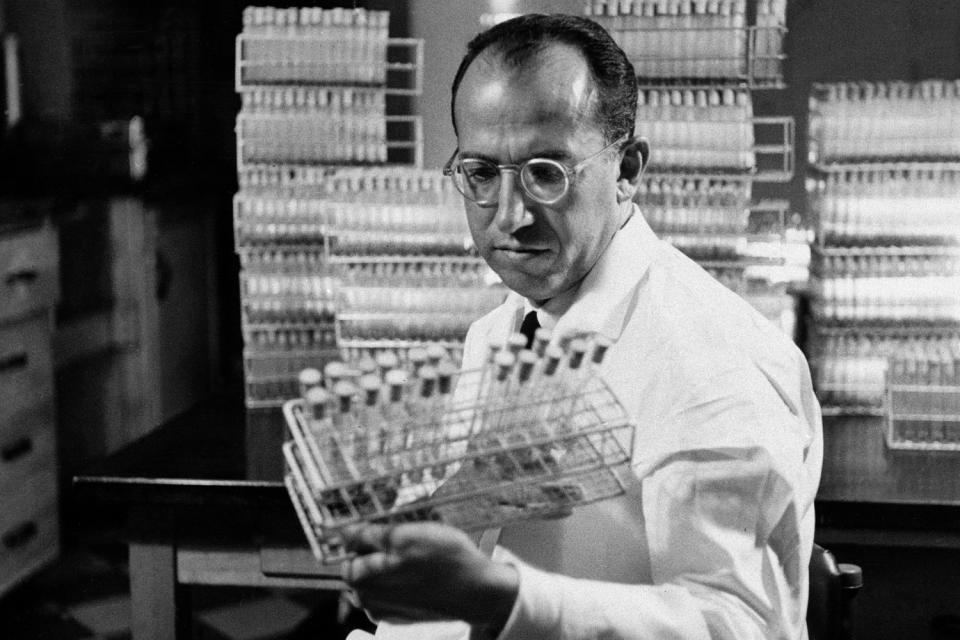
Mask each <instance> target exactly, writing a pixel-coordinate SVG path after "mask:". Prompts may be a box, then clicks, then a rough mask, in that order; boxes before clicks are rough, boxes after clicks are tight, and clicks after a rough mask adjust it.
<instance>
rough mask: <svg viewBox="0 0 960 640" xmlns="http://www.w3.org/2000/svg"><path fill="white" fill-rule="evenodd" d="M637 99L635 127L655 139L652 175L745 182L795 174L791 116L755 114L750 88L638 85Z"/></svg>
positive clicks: (783, 178)
mask: <svg viewBox="0 0 960 640" xmlns="http://www.w3.org/2000/svg"><path fill="white" fill-rule="evenodd" d="M637 98H638V103H639V104H638V106H637V119H636V131H638V132H640V133H641V135H643V136H645V137H647V138H648V139H649V140H651V141H652V142H653V145H652V150H651V155H650V160H649V166H648V167H647V172H648V173H649V174H650V175H653V176H658V177H660V176H664V177H671V176H680V177H694V178H698V177H699V178H705V179H711V178H712V179H718V180H727V181H734V180H740V181H746V182H788V181H789V180H790V179H791V178H792V177H793V172H794V148H795V138H796V136H795V131H794V122H793V118H791V117H786V116H756V115H754V113H753V98H752V94H751V92H750V90H749V89H747V88H745V87H665V86H661V87H652V88H643V89H640V91H639V92H638V96H637ZM760 140H762V141H763V142H762V143H761V142H758V141H760Z"/></svg>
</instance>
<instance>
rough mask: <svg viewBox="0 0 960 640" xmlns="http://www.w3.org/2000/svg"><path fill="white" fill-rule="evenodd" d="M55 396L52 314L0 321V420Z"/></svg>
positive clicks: (4, 419)
mask: <svg viewBox="0 0 960 640" xmlns="http://www.w3.org/2000/svg"><path fill="white" fill-rule="evenodd" d="M52 399H53V362H52V357H51V346H50V318H49V316H48V315H46V314H43V315H40V316H36V317H35V318H34V319H32V320H29V321H24V322H18V323H16V324H9V325H0V422H5V421H6V420H7V419H9V418H10V417H12V416H14V415H17V414H19V413H21V412H23V411H24V410H26V409H28V408H30V407H34V406H37V405H38V404H40V403H42V402H44V401H52Z"/></svg>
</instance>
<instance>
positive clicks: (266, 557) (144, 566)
mask: <svg viewBox="0 0 960 640" xmlns="http://www.w3.org/2000/svg"><path fill="white" fill-rule="evenodd" d="M259 413H260V414H261V416H264V415H268V414H267V412H259ZM249 417H250V416H247V415H246V412H245V411H244V409H243V408H242V404H241V403H240V402H235V401H234V402H231V401H229V400H224V399H220V400H213V401H210V402H208V403H206V404H203V405H200V406H197V407H194V408H192V409H191V410H189V411H187V412H186V413H184V414H181V415H179V416H177V417H176V418H174V419H172V420H170V421H169V422H167V423H165V424H163V425H160V426H159V427H158V428H157V429H156V430H154V431H153V432H152V433H150V434H149V435H147V436H146V437H144V438H143V439H141V440H139V441H137V442H135V443H133V444H132V445H130V446H128V447H127V448H125V449H123V450H121V451H119V452H118V453H116V454H114V455H112V456H110V457H109V458H107V459H106V460H104V461H103V462H102V463H100V464H98V465H96V466H95V467H93V468H90V469H87V470H85V471H84V473H83V474H81V475H78V476H76V477H75V478H74V487H73V490H74V496H73V497H74V499H75V501H76V502H77V504H78V505H80V506H81V508H83V507H84V506H87V507H89V511H90V512H91V513H96V512H103V511H105V510H106V511H110V512H112V513H114V514H117V513H118V512H122V513H121V518H122V520H124V521H125V527H124V531H123V533H122V535H123V536H124V538H125V540H126V541H127V543H128V545H129V550H130V592H131V593H130V595H131V613H132V623H131V628H132V632H133V637H134V640H175V639H176V638H188V637H189V636H190V633H189V629H190V602H189V589H188V588H186V586H187V585H194V584H206V585H233V586H263V587H294V588H310V589H340V588H342V583H341V582H340V581H339V580H338V579H337V575H338V567H336V566H334V567H326V566H324V565H322V564H320V563H318V562H317V561H316V560H315V559H314V558H313V556H312V554H311V553H310V551H309V549H308V547H307V543H306V539H305V538H304V535H303V532H302V531H301V530H300V527H299V524H298V522H297V519H296V515H295V513H294V511H293V508H292V506H291V505H290V502H289V498H288V496H287V493H286V489H285V488H284V486H283V484H282V482H281V478H282V473H283V467H282V459H281V454H280V444H281V442H282V439H283V431H284V429H283V424H282V420H281V419H279V418H277V417H273V418H272V419H271V418H269V417H266V418H264V417H261V418H260V419H252V420H250V419H248V418H249ZM114 517H116V516H115V515H114Z"/></svg>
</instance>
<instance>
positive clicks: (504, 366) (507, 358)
mask: <svg viewBox="0 0 960 640" xmlns="http://www.w3.org/2000/svg"><path fill="white" fill-rule="evenodd" d="M493 361H494V364H496V365H497V380H500V381H503V380H505V379H506V377H507V374H509V373H510V369H511V368H512V367H513V364H514V363H515V362H516V361H517V357H516V356H515V355H513V354H512V353H510V352H509V351H498V352H497V355H496V356H494V359H493Z"/></svg>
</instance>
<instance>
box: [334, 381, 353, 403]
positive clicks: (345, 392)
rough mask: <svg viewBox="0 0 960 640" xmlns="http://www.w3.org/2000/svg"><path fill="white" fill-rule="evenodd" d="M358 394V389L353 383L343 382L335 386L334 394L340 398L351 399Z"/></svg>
mask: <svg viewBox="0 0 960 640" xmlns="http://www.w3.org/2000/svg"><path fill="white" fill-rule="evenodd" d="M356 392H357V387H356V386H355V385H354V384H353V383H352V382H347V381H346V380H341V381H340V382H338V383H337V384H335V385H333V393H334V394H335V395H336V396H337V397H338V398H341V399H342V398H344V397H350V396H353V395H354V394H355V393H356Z"/></svg>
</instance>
